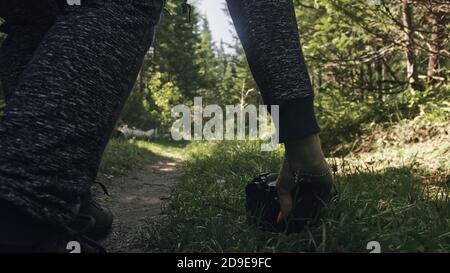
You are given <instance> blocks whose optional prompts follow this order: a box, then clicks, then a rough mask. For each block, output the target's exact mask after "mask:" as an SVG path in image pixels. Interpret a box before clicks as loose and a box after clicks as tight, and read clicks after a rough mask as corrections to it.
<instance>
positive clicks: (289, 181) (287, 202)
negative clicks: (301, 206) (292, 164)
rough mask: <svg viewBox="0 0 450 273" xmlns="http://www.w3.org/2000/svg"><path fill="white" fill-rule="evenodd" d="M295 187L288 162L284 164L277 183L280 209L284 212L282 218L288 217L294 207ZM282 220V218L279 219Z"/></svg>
mask: <svg viewBox="0 0 450 273" xmlns="http://www.w3.org/2000/svg"><path fill="white" fill-rule="evenodd" d="M294 187H295V179H294V176H293V174H292V173H291V172H290V170H289V166H288V163H287V160H285V161H284V162H283V166H282V167H281V171H280V175H279V176H278V181H277V191H278V197H279V199H280V208H281V212H282V216H281V217H286V216H288V215H289V214H290V212H291V211H292V207H293V203H294V201H293V197H292V190H293V189H294ZM279 218H280V217H279Z"/></svg>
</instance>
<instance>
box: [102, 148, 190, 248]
mask: <svg viewBox="0 0 450 273" xmlns="http://www.w3.org/2000/svg"><path fill="white" fill-rule="evenodd" d="M112 142H113V143H110V147H109V153H108V152H107V156H109V157H111V156H112V157H114V158H113V159H112V160H114V159H116V160H117V154H116V155H114V153H112V151H117V147H119V146H120V147H122V148H123V149H122V151H121V152H120V153H123V151H124V150H126V151H128V155H129V156H130V158H129V159H130V160H133V159H134V160H138V161H136V162H133V161H131V162H128V164H129V165H128V166H129V167H128V168H127V169H123V170H114V169H111V168H116V167H114V166H115V165H114V166H106V167H105V166H104V165H103V168H106V170H104V172H103V173H102V174H101V176H100V177H99V181H101V182H102V183H104V184H106V185H107V189H108V195H103V194H102V193H101V192H100V190H98V192H97V198H98V199H100V201H101V202H102V203H103V204H105V205H107V206H108V207H109V208H110V209H111V210H112V212H113V214H114V222H113V229H112V232H111V233H110V234H109V236H108V237H107V238H106V239H105V240H103V241H102V242H101V243H102V245H103V246H104V247H105V248H106V250H107V251H108V252H110V253H135V252H159V251H158V249H143V248H142V244H139V241H137V240H136V235H137V234H139V233H140V231H141V229H142V227H145V226H147V225H148V223H151V222H157V221H161V218H162V213H161V207H162V202H163V200H166V199H168V198H169V195H170V193H171V192H172V191H173V189H174V187H175V186H176V184H177V182H178V181H179V179H180V175H181V174H180V167H181V155H180V154H179V153H177V152H173V150H172V153H170V154H168V152H167V151H166V153H164V152H162V150H163V149H161V148H160V146H158V144H150V143H145V142H130V143H127V142H123V141H117V140H113V141H112ZM133 149H134V151H133ZM169 150H170V149H169ZM130 151H131V153H130ZM153 151H157V152H153ZM158 152H159V153H158ZM133 155H134V156H133ZM140 157H141V158H140ZM104 160H105V159H104ZM106 160H108V159H106ZM123 163H126V162H122V164H123ZM132 165H134V166H132ZM122 166H124V165H122ZM108 168H109V170H108ZM108 173H109V174H108ZM111 173H113V174H111Z"/></svg>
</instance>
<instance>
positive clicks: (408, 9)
mask: <svg viewBox="0 0 450 273" xmlns="http://www.w3.org/2000/svg"><path fill="white" fill-rule="evenodd" d="M403 33H404V35H405V43H406V71H407V79H408V83H409V85H410V86H411V88H413V89H415V90H416V89H417V86H418V84H419V74H418V71H417V64H416V55H415V50H414V38H413V34H414V29H413V12H412V6H411V2H410V0H403Z"/></svg>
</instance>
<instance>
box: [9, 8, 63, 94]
mask: <svg viewBox="0 0 450 273" xmlns="http://www.w3.org/2000/svg"><path fill="white" fill-rule="evenodd" d="M57 14H58V8H57V6H56V5H55V4H54V3H53V1H48V2H46V3H42V2H40V3H39V4H38V1H23V0H18V1H6V0H0V17H2V18H3V19H5V20H6V22H7V23H6V24H4V25H2V26H1V29H0V31H2V32H6V33H7V34H8V36H7V38H6V40H5V41H4V42H3V44H2V46H1V47H0V82H1V83H2V89H3V92H4V96H5V99H6V101H8V98H9V97H10V95H11V94H12V93H13V92H14V89H15V88H16V87H17V84H18V82H19V78H20V75H22V72H23V71H24V70H25V67H26V65H27V64H28V63H29V62H30V60H31V58H32V57H33V54H34V51H35V50H36V48H37V47H38V45H39V43H40V42H41V41H42V38H43V37H44V35H45V33H46V32H47V31H48V30H49V29H50V27H51V26H52V25H53V23H54V22H55V20H56V16H57Z"/></svg>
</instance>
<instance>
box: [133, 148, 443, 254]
mask: <svg viewBox="0 0 450 273" xmlns="http://www.w3.org/2000/svg"><path fill="white" fill-rule="evenodd" d="M188 150H189V151H190V153H189V155H188V157H187V160H186V167H185V173H184V177H183V181H182V182H181V183H180V184H179V186H178V187H177V189H176V192H175V193H174V195H173V197H172V198H171V199H170V200H169V201H168V203H167V204H166V205H165V208H164V212H165V214H166V217H165V220H164V221H161V222H160V223H157V224H151V225H150V226H148V227H147V228H145V229H144V230H143V231H142V232H141V234H140V235H139V240H140V242H141V243H142V244H143V245H144V246H146V247H147V248H148V249H160V250H162V251H169V252H336V251H338V252H368V251H367V250H366V245H367V243H368V242H369V241H379V242H380V243H381V247H382V251H383V252H449V251H450V219H449V216H450V209H449V206H448V204H449V202H448V198H447V196H448V190H449V189H448V187H447V186H446V185H445V184H442V185H434V186H433V187H425V186H424V184H423V183H422V182H423V181H421V180H420V179H419V178H418V176H416V175H415V172H416V171H417V170H416V169H415V168H413V166H415V165H414V164H412V165H406V166H400V167H398V166H396V167H392V168H390V167H389V166H385V168H384V169H382V170H375V169H371V168H370V167H364V168H363V167H356V168H355V167H350V165H347V163H346V161H345V160H342V161H340V163H339V166H338V173H337V175H336V185H337V190H338V195H337V196H336V197H335V198H334V200H333V201H332V203H331V204H330V206H329V208H328V209H327V210H326V211H325V217H324V219H323V221H322V223H321V224H320V225H319V226H316V227H311V228H309V229H308V230H306V231H305V232H303V233H300V234H291V235H286V234H273V233H265V232H260V231H258V230H257V229H255V228H254V227H251V226H249V225H247V223H246V214H245V209H244V201H245V195H244V188H245V185H246V184H247V183H248V181H250V179H251V178H253V177H254V176H255V175H257V174H259V173H261V172H265V171H277V170H278V168H279V164H280V162H281V158H282V154H283V151H282V150H278V151H275V152H271V153H267V152H260V150H259V145H258V144H257V143H254V142H253V143H252V142H239V143H237V142H227V143H225V142H224V143H209V144H206V143H195V144H191V146H190V147H189V149H188Z"/></svg>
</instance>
